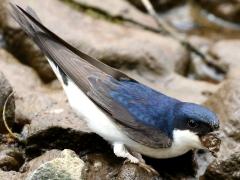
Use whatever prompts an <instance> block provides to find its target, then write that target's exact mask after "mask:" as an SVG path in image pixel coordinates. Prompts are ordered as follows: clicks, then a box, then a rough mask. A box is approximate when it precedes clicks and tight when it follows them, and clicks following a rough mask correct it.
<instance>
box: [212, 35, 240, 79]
mask: <svg viewBox="0 0 240 180" xmlns="http://www.w3.org/2000/svg"><path fill="white" fill-rule="evenodd" d="M210 53H211V54H212V55H213V56H215V57H217V58H218V59H219V61H222V62H223V63H226V64H228V65H229V73H228V75H229V74H231V72H232V71H233V70H234V69H239V67H240V63H239V58H240V41H239V40H237V39H236V40H221V41H218V42H217V43H215V44H214V45H213V46H212V47H211V48H210Z"/></svg>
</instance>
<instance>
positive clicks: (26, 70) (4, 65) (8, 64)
mask: <svg viewBox="0 0 240 180" xmlns="http://www.w3.org/2000/svg"><path fill="white" fill-rule="evenodd" d="M0 69H1V72H2V73H3V74H4V75H5V77H6V78H7V80H8V81H9V83H10V84H11V86H12V87H13V89H14V91H15V92H16V94H18V93H20V92H22V93H23V94H24V92H26V90H29V91H34V90H35V89H37V88H39V87H40V85H42V82H41V80H40V79H39V77H38V75H37V73H36V72H35V71H34V70H33V69H32V68H30V67H28V66H25V65H23V64H21V63H20V62H19V61H18V60H17V59H16V58H14V57H13V55H11V54H10V53H8V52H7V51H6V50H4V49H0Z"/></svg>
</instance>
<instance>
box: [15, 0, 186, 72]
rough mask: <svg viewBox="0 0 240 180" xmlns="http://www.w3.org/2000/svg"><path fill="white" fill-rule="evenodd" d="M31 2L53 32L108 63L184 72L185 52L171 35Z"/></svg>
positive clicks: (52, 3)
mask: <svg viewBox="0 0 240 180" xmlns="http://www.w3.org/2000/svg"><path fill="white" fill-rule="evenodd" d="M16 2H17V4H19V5H22V6H26V4H27V5H28V4H29V3H28V1H24V2H23V1H20V0H16ZM30 4H31V7H32V8H33V9H34V10H35V11H36V12H37V14H38V15H39V17H40V19H41V20H42V22H43V23H44V24H45V25H46V26H47V27H49V28H50V29H51V30H53V31H54V32H55V33H56V34H58V35H59V36H60V37H62V38H63V39H65V40H67V41H68V42H70V43H71V44H73V45H74V46H76V47H77V48H78V49H80V50H82V51H83V52H85V53H87V54H90V55H91V56H93V57H96V58H99V59H100V60H102V61H104V62H105V63H107V64H109V65H111V66H114V67H117V68H127V69H133V68H137V69H141V68H143V69H144V68H145V69H148V70H150V71H154V72H156V73H161V74H166V73H168V72H172V71H176V72H179V73H184V72H185V70H186V68H187V64H188V53H187V52H186V50H185V49H184V48H183V47H182V46H181V45H180V44H179V43H178V42H176V41H175V40H173V39H171V38H168V37H164V36H162V35H159V34H155V33H152V32H149V31H146V30H142V29H139V28H135V27H127V26H124V25H120V24H116V23H115V24H114V23H110V22H106V21H103V20H99V19H96V18H93V17H90V16H88V15H86V14H83V13H81V12H78V11H77V10H73V9H72V8H71V7H68V6H66V4H64V3H63V2H60V1H57V0H53V1H47V0H44V1H41V2H40V1H34V2H32V1H31V3H30ZM79 19H81V21H79ZM60 22H63V23H60ZM56 27H58V28H56ZM66 27H67V28H66ZM96 34H97V36H96Z"/></svg>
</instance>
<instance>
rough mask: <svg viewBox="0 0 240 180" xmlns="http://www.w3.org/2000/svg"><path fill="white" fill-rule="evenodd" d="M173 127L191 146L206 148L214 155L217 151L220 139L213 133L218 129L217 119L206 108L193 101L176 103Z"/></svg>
mask: <svg viewBox="0 0 240 180" xmlns="http://www.w3.org/2000/svg"><path fill="white" fill-rule="evenodd" d="M174 129H175V132H177V136H179V134H181V135H180V137H181V138H182V141H184V143H186V144H189V145H190V146H192V148H207V149H209V150H210V151H211V152H212V153H214V155H215V154H216V152H217V151H219V147H220V143H221V141H220V139H219V138H218V137H217V134H216V133H215V132H216V131H217V130H218V129H219V120H218V118H217V116H216V114H215V113H213V112H212V111H211V110H209V109H208V108H205V107H203V106H201V105H197V104H193V103H180V104H178V107H177V108H176V112H175V116H174ZM175 136H176V134H175ZM182 136H184V137H182ZM180 141H181V140H180Z"/></svg>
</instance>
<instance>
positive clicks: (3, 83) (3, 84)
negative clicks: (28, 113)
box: [0, 72, 15, 133]
mask: <svg viewBox="0 0 240 180" xmlns="http://www.w3.org/2000/svg"><path fill="white" fill-rule="evenodd" d="M0 89H1V91H0V133H7V132H8V131H7V129H6V127H5V125H4V121H3V116H4V117H5V120H6V122H7V124H8V126H9V127H12V125H13V123H14V121H15V119H14V118H15V101H14V96H12V97H10V99H9V100H8V102H7V104H6V109H5V114H3V108H4V104H5V102H6V100H7V98H8V96H9V95H10V94H11V93H12V92H13V89H12V86H11V85H10V84H9V82H8V80H7V79H6V78H5V76H4V75H3V73H1V72H0Z"/></svg>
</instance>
